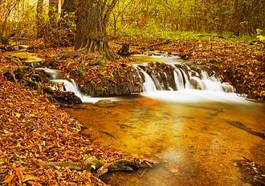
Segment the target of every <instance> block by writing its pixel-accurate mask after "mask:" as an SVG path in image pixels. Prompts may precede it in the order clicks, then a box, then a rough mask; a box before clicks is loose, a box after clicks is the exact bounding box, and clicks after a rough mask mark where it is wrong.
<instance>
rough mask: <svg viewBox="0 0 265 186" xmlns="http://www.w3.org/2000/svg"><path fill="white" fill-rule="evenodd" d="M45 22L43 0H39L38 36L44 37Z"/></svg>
mask: <svg viewBox="0 0 265 186" xmlns="http://www.w3.org/2000/svg"><path fill="white" fill-rule="evenodd" d="M42 24H43V0H38V3H37V37H38V38H40V37H42Z"/></svg>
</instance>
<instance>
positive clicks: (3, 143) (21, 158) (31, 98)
mask: <svg viewBox="0 0 265 186" xmlns="http://www.w3.org/2000/svg"><path fill="white" fill-rule="evenodd" d="M1 62H2V61H1ZM1 70H3V69H2V68H1ZM0 80H1V89H0V123H1V125H0V183H1V185H2V184H3V185H22V184H30V185H69V184H70V185H82V184H84V185H85V184H91V183H92V184H96V185H104V183H103V182H102V181H101V180H100V179H99V178H100V177H101V176H102V175H104V174H106V173H108V172H111V171H119V170H120V169H124V167H127V168H129V169H130V170H135V169H138V168H145V167H151V166H152V162H149V161H145V160H139V159H136V158H133V157H131V156H129V155H126V154H124V153H120V152H117V151H114V150H113V149H109V148H103V147H101V146H100V144H97V143H93V142H92V141H91V140H90V139H89V137H87V136H82V135H81V134H80V131H81V128H82V125H81V123H79V122H78V121H77V120H75V119H73V118H70V117H69V116H68V115H67V114H66V113H65V112H63V111H62V110H60V109H59V107H58V106H56V105H54V104H53V103H51V102H50V100H49V99H48V97H47V96H46V95H40V94H38V93H37V91H33V90H29V89H25V88H22V87H21V85H20V84H18V83H15V82H11V81H8V80H7V78H6V77H4V76H3V75H0Z"/></svg>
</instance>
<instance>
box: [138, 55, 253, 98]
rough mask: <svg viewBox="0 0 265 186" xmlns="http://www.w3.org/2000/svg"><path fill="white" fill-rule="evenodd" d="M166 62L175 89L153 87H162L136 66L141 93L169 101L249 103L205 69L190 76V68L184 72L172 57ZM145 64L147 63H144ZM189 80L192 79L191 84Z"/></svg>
mask: <svg viewBox="0 0 265 186" xmlns="http://www.w3.org/2000/svg"><path fill="white" fill-rule="evenodd" d="M166 64H168V65H170V66H172V67H173V68H174V71H173V75H174V81H175V84H176V91H175V90H173V91H172V90H171V88H169V89H170V90H158V89H156V88H155V87H162V86H161V85H160V84H159V81H158V80H157V79H154V78H152V76H151V75H149V74H148V73H147V72H145V71H144V70H143V69H141V68H137V69H138V70H140V72H141V73H142V74H143V76H144V83H143V88H144V92H143V93H142V94H141V95H143V96H145V97H150V98H153V99H158V100H163V101H170V102H180V103H181V102H205V101H206V102H208V101H218V102H234V103H249V101H247V100H246V99H245V98H244V97H240V96H238V95H237V94H236V93H234V88H233V87H232V86H231V85H230V84H228V83H221V81H220V80H218V79H217V78H216V77H215V76H209V75H208V73H207V72H206V71H201V76H199V74H200V73H198V72H196V71H193V72H194V74H195V76H192V73H191V69H190V68H189V67H188V68H187V69H188V70H187V71H188V72H186V71H185V70H183V69H182V68H181V67H176V66H175V64H177V63H175V64H174V63H173V62H172V59H171V60H170V62H167V61H166ZM145 66H147V64H145ZM191 80H192V81H193V83H195V84H192V82H191Z"/></svg>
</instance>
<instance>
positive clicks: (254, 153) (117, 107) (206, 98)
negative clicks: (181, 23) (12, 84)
mask: <svg viewBox="0 0 265 186" xmlns="http://www.w3.org/2000/svg"><path fill="white" fill-rule="evenodd" d="M135 58H136V59H137V60H138V61H139V63H137V64H135V65H134V66H135V68H136V69H138V71H139V75H140V76H141V77H142V78H143V80H144V92H143V93H142V94H140V95H131V96H128V97H119V98H104V99H111V100H112V101H113V102H112V103H111V104H106V105H104V104H103V105H97V104H93V103H96V102H97V101H98V100H101V99H102V98H91V97H89V96H85V95H83V94H82V93H80V91H78V86H77V85H76V84H75V83H74V82H71V81H67V80H61V79H58V78H57V79H56V78H55V79H56V80H54V81H57V82H63V83H64V86H65V89H66V90H67V91H73V92H74V93H75V94H76V95H77V96H78V97H80V98H81V100H82V101H83V102H87V103H84V104H82V105H80V108H65V109H64V110H65V111H66V112H68V113H69V114H70V115H71V116H72V117H74V118H76V119H78V120H79V121H80V122H81V123H83V124H84V125H85V126H86V129H84V130H83V131H82V133H83V134H84V135H86V134H89V135H90V137H91V138H92V139H93V140H95V141H96V142H98V143H100V144H102V145H104V146H110V147H111V148H114V149H118V150H121V151H124V152H128V153H130V154H132V155H134V156H136V157H141V158H149V159H154V160H157V161H159V162H161V163H160V164H159V166H157V167H156V168H154V169H150V170H139V171H137V172H132V173H123V172H119V173H112V174H110V175H107V176H105V177H104V178H103V180H104V181H105V182H106V183H108V184H111V185H119V186H124V185H126V186H135V185H146V186H147V185H148V186H149V185H152V186H153V185H154V186H161V185H162V186H163V185H167V186H168V185H172V186H173V185H243V184H244V183H243V181H242V179H241V177H240V176H241V175H240V172H239V169H238V167H237V166H236V164H235V162H234V161H235V160H239V159H242V158H243V157H245V158H248V159H251V160H253V161H255V162H257V163H260V164H263V165H265V136H263V135H264V133H265V123H264V118H265V117H264V116H265V105H264V104H262V103H255V102H252V101H250V100H247V99H246V98H244V97H242V96H239V95H237V94H236V93H234V92H233V87H232V86H231V85H229V84H228V83H221V82H220V81H219V80H218V78H217V77H215V75H213V74H211V75H210V73H209V72H207V71H204V70H201V69H199V70H198V69H197V70H194V69H189V68H188V69H187V68H185V69H183V68H182V67H180V66H179V65H181V64H183V63H184V62H183V61H182V60H180V59H179V58H177V57H164V56H159V55H158V56H140V55H139V56H135ZM150 61H162V62H164V63H165V64H166V65H169V66H172V68H173V71H172V74H171V75H172V77H173V78H171V79H173V81H172V82H171V83H169V82H168V81H160V79H159V77H161V79H165V77H166V79H170V76H171V75H169V74H167V73H165V72H161V73H160V72H159V73H157V74H156V75H154V74H152V73H150V72H149V71H148V70H147V68H146V66H147V64H148V63H149V62H150ZM52 73H54V71H53V72H52ZM161 74H162V75H161ZM163 74H164V75H163ZM162 76H163V77H162ZM91 135H92V136H91Z"/></svg>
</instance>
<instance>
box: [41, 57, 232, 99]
mask: <svg viewBox="0 0 265 186" xmlns="http://www.w3.org/2000/svg"><path fill="white" fill-rule="evenodd" d="M133 67H134V68H135V69H136V72H137V73H138V76H139V77H140V78H141V79H142V86H143V93H148V94H150V93H151V94H153V93H161V92H162V91H164V93H165V94H164V95H163V96H164V97H170V95H172V94H171V93H174V92H178V93H180V92H181V91H182V92H183V91H184V92H185V94H186V95H187V93H188V94H197V92H194V90H196V91H197V90H206V91H208V93H209V91H210V92H212V93H213V94H215V95H217V94H218V95H219V93H224V92H230V93H232V92H234V88H233V87H232V86H231V85H230V84H228V83H222V82H221V81H220V80H219V79H218V78H217V77H216V76H215V75H214V73H212V72H211V74H209V73H208V72H207V71H206V70H203V69H201V68H200V67H190V66H187V65H185V64H184V65H183V64H182V65H181V64H179V63H174V61H173V60H170V61H169V62H167V63H161V62H156V63H141V64H134V65H133ZM40 70H43V71H45V72H46V73H47V74H48V75H49V77H50V79H51V82H53V83H59V84H60V83H61V84H63V87H64V91H68V92H73V93H74V94H75V95H76V96H77V97H79V98H80V99H81V100H82V102H89V103H96V102H97V101H99V100H102V99H111V100H117V98H113V97H112V98H94V97H90V96H88V95H85V94H83V93H82V92H81V91H80V90H79V87H78V85H77V84H76V83H75V81H74V80H68V79H66V78H64V77H63V74H62V73H61V72H60V71H58V70H53V69H48V68H40ZM206 91H205V93H206ZM212 93H211V94H212ZM181 94H182V93H181ZM219 96H221V95H219Z"/></svg>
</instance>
